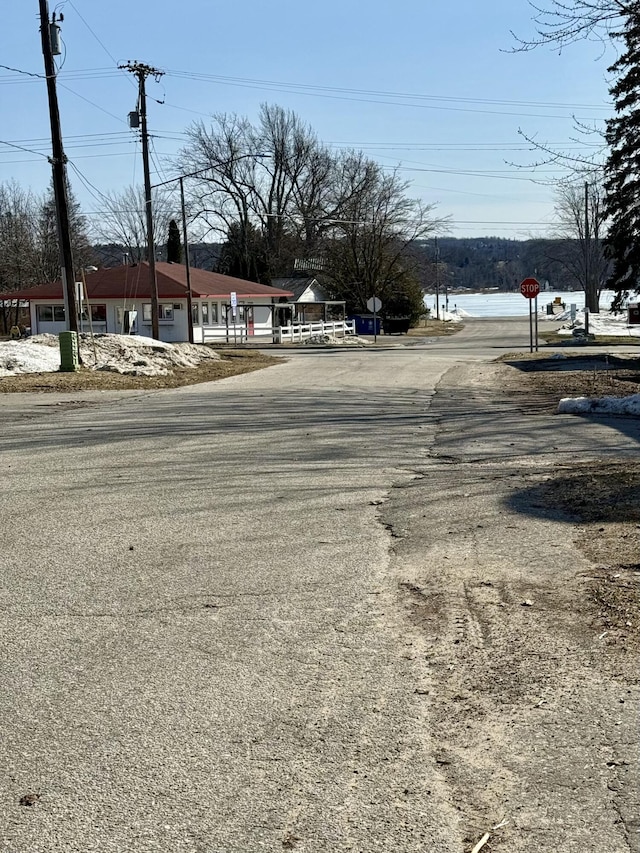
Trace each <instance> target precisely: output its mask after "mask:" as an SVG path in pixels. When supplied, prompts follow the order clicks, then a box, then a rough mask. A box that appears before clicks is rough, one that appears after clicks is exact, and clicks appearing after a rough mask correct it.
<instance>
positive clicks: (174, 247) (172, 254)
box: [167, 219, 182, 264]
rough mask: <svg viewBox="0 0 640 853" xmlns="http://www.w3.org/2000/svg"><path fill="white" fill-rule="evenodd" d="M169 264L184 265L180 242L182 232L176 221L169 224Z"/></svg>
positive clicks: (173, 220)
mask: <svg viewBox="0 0 640 853" xmlns="http://www.w3.org/2000/svg"><path fill="white" fill-rule="evenodd" d="M167 262H168V263H170V264H180V263H182V243H181V242H180V230H179V229H178V224H177V222H176V221H175V219H172V220H171V221H170V222H169V236H168V237H167Z"/></svg>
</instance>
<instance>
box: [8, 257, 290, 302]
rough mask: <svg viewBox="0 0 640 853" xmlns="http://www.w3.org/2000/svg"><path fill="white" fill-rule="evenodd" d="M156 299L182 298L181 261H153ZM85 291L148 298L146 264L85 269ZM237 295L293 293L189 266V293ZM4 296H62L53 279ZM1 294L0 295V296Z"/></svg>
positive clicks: (94, 297) (94, 294) (201, 296)
mask: <svg viewBox="0 0 640 853" xmlns="http://www.w3.org/2000/svg"><path fill="white" fill-rule="evenodd" d="M156 280H157V282H158V299H184V298H185V297H186V291H187V274H186V269H185V267H184V265H183V264H167V263H157V264H156ZM86 282H87V295H88V297H89V300H90V301H92V302H95V301H96V300H97V299H124V298H127V299H135V298H136V297H140V298H144V297H147V298H149V299H150V298H151V285H150V283H149V264H148V263H147V262H146V261H145V262H144V263H141V264H138V265H137V266H134V267H131V266H120V267H111V268H109V269H101V270H97V271H96V272H91V273H87V275H86ZM234 291H235V293H236V294H237V297H238V299H252V298H255V297H259V296H261V297H266V298H268V299H278V298H280V297H281V296H285V297H289V296H293V293H292V292H291V291H290V290H280V288H278V287H269V286H268V285H266V284H256V283H255V282H253V281H245V280H244V279H242V278H233V277H232V276H230V275H221V274H220V273H217V272H208V271H207V270H200V269H192V270H191V293H192V295H193V296H194V298H196V299H229V296H230V294H231V293H232V292H234ZM3 296H4V298H5V299H29V300H31V299H62V282H60V281H53V282H51V283H50V284H42V285H40V286H39V287H30V288H27V289H26V290H15V291H8V292H6V294H3ZM0 298H2V296H0Z"/></svg>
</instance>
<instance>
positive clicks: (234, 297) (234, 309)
mask: <svg viewBox="0 0 640 853" xmlns="http://www.w3.org/2000/svg"><path fill="white" fill-rule="evenodd" d="M229 301H230V302H231V317H232V319H233V344H234V346H235V345H236V344H237V343H238V341H237V339H236V315H237V313H238V294H237V293H236V291H235V290H232V291H231V293H230V294H229Z"/></svg>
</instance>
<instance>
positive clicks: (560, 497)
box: [496, 354, 640, 678]
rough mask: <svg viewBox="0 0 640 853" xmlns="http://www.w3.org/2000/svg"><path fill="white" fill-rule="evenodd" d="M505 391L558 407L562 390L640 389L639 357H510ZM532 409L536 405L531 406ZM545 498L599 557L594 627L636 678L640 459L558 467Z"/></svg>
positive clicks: (590, 602) (503, 368)
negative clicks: (575, 526) (567, 468)
mask: <svg viewBox="0 0 640 853" xmlns="http://www.w3.org/2000/svg"><path fill="white" fill-rule="evenodd" d="M496 378H497V379H498V380H499V384H500V387H501V388H502V389H503V392H504V393H506V394H508V395H509V396H510V397H511V398H512V399H513V398H514V397H518V398H520V399H521V400H523V401H527V402H529V401H531V400H532V399H535V403H536V407H537V408H538V410H539V411H540V412H543V413H545V414H548V413H549V411H555V409H556V407H557V405H558V402H559V401H560V399H561V398H563V397H604V396H608V397H616V396H619V397H626V396H630V395H632V394H638V393H640V360H639V359H637V358H632V357H625V356H621V357H618V356H611V355H594V356H583V355H579V356H577V355H576V356H568V357H566V358H564V357H563V358H553V359H550V358H548V357H540V356H539V355H538V354H534V355H533V356H531V357H530V358H527V357H522V356H518V357H517V358H512V357H507V358H506V359H505V364H501V365H498V366H497V376H496ZM527 412H528V414H532V413H533V411H532V407H531V406H530V405H528V406H527ZM538 499H539V501H540V503H541V504H543V505H545V506H547V507H549V508H554V509H558V510H560V511H561V512H563V513H565V514H566V515H568V516H570V517H572V518H573V519H575V521H576V522H577V524H578V525H579V527H578V531H579V532H578V536H577V539H576V545H577V546H578V547H579V548H580V550H581V551H582V552H583V553H584V554H585V555H586V556H587V557H588V558H589V559H590V560H591V561H592V562H593V564H594V569H593V571H592V572H591V573H590V574H589V578H588V583H587V585H586V587H585V594H586V602H585V605H586V606H587V607H588V608H589V609H590V610H591V612H592V614H593V618H594V628H595V630H596V631H597V632H598V634H599V635H600V636H602V638H603V640H604V641H605V642H606V643H607V644H608V645H609V646H612V647H613V646H615V648H616V650H617V651H618V652H620V653H621V655H622V658H623V660H626V664H627V666H625V669H627V670H628V672H627V676H628V677H630V678H635V677H636V674H635V673H634V670H635V665H634V664H633V659H634V656H635V655H636V654H637V652H638V650H640V461H639V462H633V461H631V460H626V461H625V462H624V463H610V462H600V463H594V462H590V463H589V464H588V465H586V466H584V467H580V466H578V467H576V468H575V469H574V470H572V471H571V472H569V473H567V472H566V471H562V472H558V474H557V475H556V476H555V477H553V478H552V479H550V480H549V481H548V482H547V483H545V484H544V485H543V486H541V487H540V489H539V497H538Z"/></svg>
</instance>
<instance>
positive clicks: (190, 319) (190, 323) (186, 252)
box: [179, 176, 204, 344]
mask: <svg viewBox="0 0 640 853" xmlns="http://www.w3.org/2000/svg"><path fill="white" fill-rule="evenodd" d="M179 180H180V211H181V213H182V242H183V243H184V271H185V274H186V276H187V329H188V330H189V343H190V344H192V343H193V293H192V291H191V263H190V261H189V237H188V235H187V210H186V207H185V203H184V176H181V177H180V179H179ZM203 334H204V332H203Z"/></svg>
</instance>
